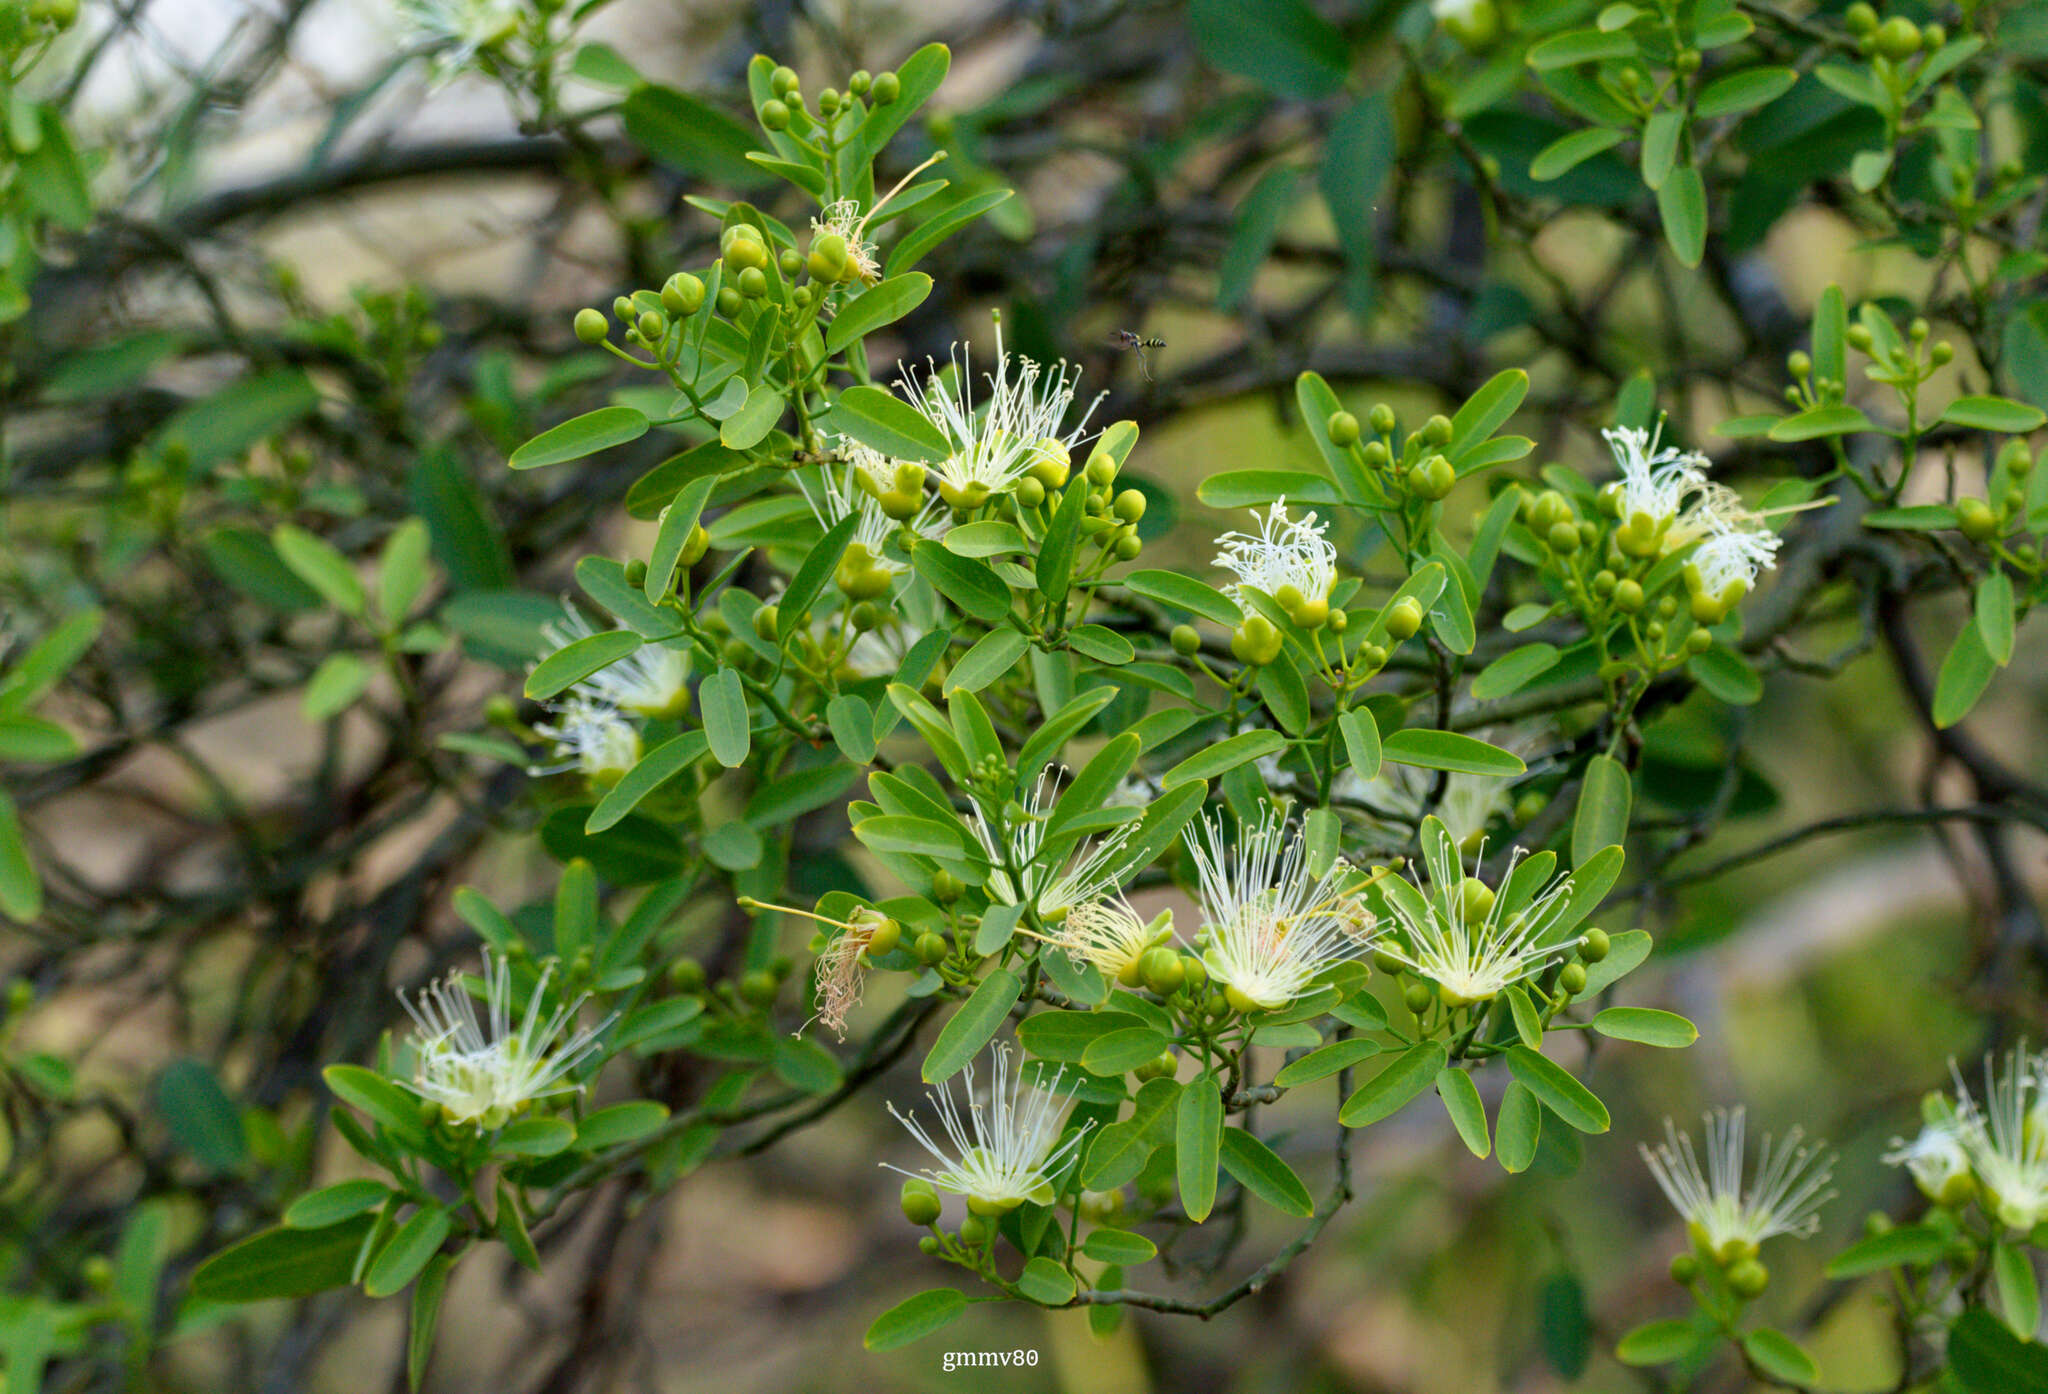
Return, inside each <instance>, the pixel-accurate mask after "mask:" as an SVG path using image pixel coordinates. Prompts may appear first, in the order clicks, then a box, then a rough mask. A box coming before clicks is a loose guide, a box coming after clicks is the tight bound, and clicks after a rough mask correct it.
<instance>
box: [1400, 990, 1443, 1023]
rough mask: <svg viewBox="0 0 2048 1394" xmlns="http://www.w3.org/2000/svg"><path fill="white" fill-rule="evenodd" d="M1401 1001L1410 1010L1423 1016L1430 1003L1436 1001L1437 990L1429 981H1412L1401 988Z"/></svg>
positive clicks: (1416, 1014)
mask: <svg viewBox="0 0 2048 1394" xmlns="http://www.w3.org/2000/svg"><path fill="white" fill-rule="evenodd" d="M1401 1001H1402V1003H1403V1004H1404V1005H1406V1006H1407V1008H1408V1010H1409V1012H1411V1013H1412V1014H1414V1015H1415V1016H1421V1015H1422V1014H1423V1013H1424V1012H1426V1011H1428V1010H1429V1004H1430V1003H1432V1002H1434V1001H1436V990H1435V989H1434V988H1432V987H1431V986H1430V985H1429V984H1428V983H1418V982H1411V983H1409V984H1408V986H1406V987H1404V988H1402V989H1401Z"/></svg>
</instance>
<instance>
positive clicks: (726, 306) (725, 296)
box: [718, 286, 746, 319]
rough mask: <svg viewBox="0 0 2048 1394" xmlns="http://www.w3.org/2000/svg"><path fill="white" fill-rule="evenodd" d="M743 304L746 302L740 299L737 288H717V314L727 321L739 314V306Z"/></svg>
mask: <svg viewBox="0 0 2048 1394" xmlns="http://www.w3.org/2000/svg"><path fill="white" fill-rule="evenodd" d="M744 304H746V301H744V300H742V299H740V293H739V289H738V288H737V287H735V286H720V287H719V288H718V313H720V314H721V315H724V316H725V317H726V318H727V319H731V318H732V317H733V316H734V315H737V314H738V313H739V312H740V306H742V305H744Z"/></svg>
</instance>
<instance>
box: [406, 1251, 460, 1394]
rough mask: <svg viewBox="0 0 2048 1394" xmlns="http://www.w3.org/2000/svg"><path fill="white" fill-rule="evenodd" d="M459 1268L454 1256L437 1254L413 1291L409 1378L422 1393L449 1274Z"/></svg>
mask: <svg viewBox="0 0 2048 1394" xmlns="http://www.w3.org/2000/svg"><path fill="white" fill-rule="evenodd" d="M454 1266H455V1258H454V1256H453V1255H452V1254H436V1255H434V1257H433V1258H432V1259H430V1260H428V1262H427V1266H426V1267H425V1268H424V1269H422V1270H421V1272H420V1280H419V1283H418V1285H417V1286H415V1287H414V1288H413V1290H412V1321H411V1325H410V1327H409V1329H408V1330H407V1333H406V1340H405V1377H406V1381H407V1382H408V1383H409V1384H410V1385H411V1386H412V1388H413V1389H414V1390H418V1389H419V1387H420V1384H421V1382H422V1381H424V1380H425V1379H426V1377H427V1360H428V1358H429V1357H430V1356H431V1355H432V1354H433V1351H434V1327H435V1325H436V1323H437V1322H438V1321H439V1319H440V1315H441V1297H442V1294H444V1293H445V1292H446V1291H447V1290H448V1271H449V1270H450V1269H452V1268H453V1267H454Z"/></svg>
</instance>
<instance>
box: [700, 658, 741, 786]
mask: <svg viewBox="0 0 2048 1394" xmlns="http://www.w3.org/2000/svg"><path fill="white" fill-rule="evenodd" d="M697 702H698V705H699V706H700V707H701V708H702V709H703V714H704V739H705V740H706V741H707V742H708V743H709V745H710V749H711V757H712V758H713V759H714V760H716V761H718V763H719V764H721V765H723V766H725V767H726V768H727V769H733V768H735V767H737V766H739V765H741V764H744V763H745V762H746V758H747V750H748V747H749V745H750V744H751V742H752V739H753V737H752V733H751V732H750V730H749V725H748V723H749V718H748V715H747V689H746V685H745V684H744V683H742V682H741V681H740V675H739V674H738V673H737V672H736V671H734V670H733V669H731V668H720V669H719V670H718V671H717V672H715V673H713V674H712V675H711V676H710V677H708V678H706V679H704V681H703V682H702V683H700V684H699V685H698V687H697Z"/></svg>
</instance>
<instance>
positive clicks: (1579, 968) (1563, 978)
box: [1557, 963, 1586, 997]
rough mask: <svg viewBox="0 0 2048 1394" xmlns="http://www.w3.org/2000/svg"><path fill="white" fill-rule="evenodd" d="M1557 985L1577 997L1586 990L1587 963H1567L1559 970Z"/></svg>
mask: <svg viewBox="0 0 2048 1394" xmlns="http://www.w3.org/2000/svg"><path fill="white" fill-rule="evenodd" d="M1557 985H1558V986H1559V987H1561V988H1563V989H1564V990H1565V991H1566V992H1569V993H1570V994H1571V995H1572V996H1574V997H1576V996H1578V995H1579V994H1580V993H1582V992H1584V991H1585V990H1586V965H1585V964H1583V963H1567V964H1566V965H1565V966H1564V967H1563V968H1561V969H1559V970H1558V974H1557Z"/></svg>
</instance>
